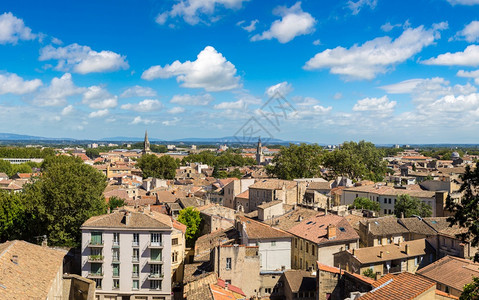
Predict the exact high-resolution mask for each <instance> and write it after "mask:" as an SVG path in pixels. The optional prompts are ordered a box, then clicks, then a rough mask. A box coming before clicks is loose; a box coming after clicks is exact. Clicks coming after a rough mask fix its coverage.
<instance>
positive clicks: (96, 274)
mask: <svg viewBox="0 0 479 300" xmlns="http://www.w3.org/2000/svg"><path fill="white" fill-rule="evenodd" d="M88 277H89V278H99V277H103V271H100V272H88Z"/></svg>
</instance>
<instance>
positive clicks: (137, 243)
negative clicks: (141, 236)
mask: <svg viewBox="0 0 479 300" xmlns="http://www.w3.org/2000/svg"><path fill="white" fill-rule="evenodd" d="M131 246H132V247H135V248H136V247H140V242H132V243H131Z"/></svg>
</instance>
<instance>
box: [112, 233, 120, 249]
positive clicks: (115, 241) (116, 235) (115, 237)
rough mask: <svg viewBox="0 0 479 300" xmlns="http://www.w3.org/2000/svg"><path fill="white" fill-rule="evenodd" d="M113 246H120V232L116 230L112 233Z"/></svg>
mask: <svg viewBox="0 0 479 300" xmlns="http://www.w3.org/2000/svg"><path fill="white" fill-rule="evenodd" d="M113 246H120V234H119V233H118V232H115V233H113Z"/></svg>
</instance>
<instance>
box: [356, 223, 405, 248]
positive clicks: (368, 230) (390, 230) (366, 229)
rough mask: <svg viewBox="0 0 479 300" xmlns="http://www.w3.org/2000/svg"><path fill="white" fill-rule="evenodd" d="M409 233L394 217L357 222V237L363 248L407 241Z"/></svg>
mask: <svg viewBox="0 0 479 300" xmlns="http://www.w3.org/2000/svg"><path fill="white" fill-rule="evenodd" d="M408 234H409V231H408V230H407V228H405V227H404V226H402V225H401V224H400V223H399V222H398V219H397V218H396V217H393V216H387V217H382V218H375V219H367V220H364V221H360V222H359V236H360V238H361V243H362V244H363V245H364V246H365V247H375V246H380V245H388V244H396V243H399V242H404V241H406V240H407V236H408Z"/></svg>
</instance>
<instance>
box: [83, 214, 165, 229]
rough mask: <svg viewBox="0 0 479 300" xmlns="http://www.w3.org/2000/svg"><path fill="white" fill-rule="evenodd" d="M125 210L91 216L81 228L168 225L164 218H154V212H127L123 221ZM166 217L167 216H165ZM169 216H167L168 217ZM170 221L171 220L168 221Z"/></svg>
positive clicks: (154, 226)
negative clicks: (127, 217) (127, 214)
mask: <svg viewBox="0 0 479 300" xmlns="http://www.w3.org/2000/svg"><path fill="white" fill-rule="evenodd" d="M126 213H127V212H126V211H125V210H122V211H115V212H113V213H111V214H105V215H101V216H95V217H91V218H90V219H88V220H86V221H85V223H83V225H82V228H85V227H87V228H88V227H94V228H158V229H169V228H171V225H169V224H168V223H165V222H167V221H166V219H165V222H163V220H162V221H160V220H159V218H155V215H154V214H155V212H153V213H152V215H150V214H149V213H140V212H132V211H130V212H129V220H128V222H125V218H126ZM167 217H168V216H167ZM168 218H169V217H168ZM170 223H171V221H170Z"/></svg>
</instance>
